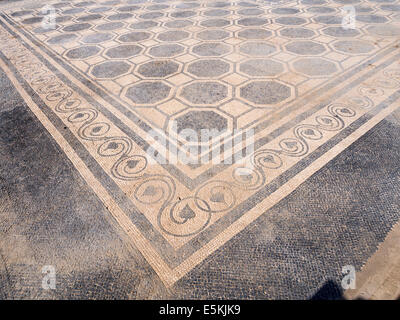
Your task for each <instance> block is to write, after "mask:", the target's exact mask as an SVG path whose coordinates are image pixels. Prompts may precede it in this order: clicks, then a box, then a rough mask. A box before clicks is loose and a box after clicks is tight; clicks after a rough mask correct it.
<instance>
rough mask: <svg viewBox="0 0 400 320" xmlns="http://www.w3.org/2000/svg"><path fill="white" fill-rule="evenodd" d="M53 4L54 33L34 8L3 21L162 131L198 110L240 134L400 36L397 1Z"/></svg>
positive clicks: (73, 1) (155, 0)
mask: <svg viewBox="0 0 400 320" xmlns="http://www.w3.org/2000/svg"><path fill="white" fill-rule="evenodd" d="M346 4H353V5H354V6H355V9H356V12H357V16H356V24H357V25H356V29H345V28H342V26H341V23H342V19H343V13H342V7H343V6H344V5H346ZM52 5H53V6H54V7H55V9H56V14H57V18H56V22H57V28H56V30H47V29H45V28H43V27H42V25H41V21H42V15H43V13H42V12H41V8H40V7H38V8H33V9H32V8H31V9H21V10H16V11H14V12H12V13H11V15H12V17H13V19H16V20H18V21H19V22H20V23H21V25H22V26H23V27H25V28H27V29H28V30H29V32H31V33H32V34H33V35H34V36H35V37H37V39H39V40H40V41H42V42H43V44H45V45H47V46H49V47H51V49H52V50H54V51H56V52H57V53H58V54H59V55H61V56H63V57H64V58H65V59H66V60H68V61H69V62H70V63H71V64H72V65H73V66H74V67H75V68H77V69H78V70H79V71H81V72H82V73H84V74H85V76H87V77H88V78H89V79H90V80H92V81H94V82H95V83H97V84H98V85H100V86H102V87H103V88H105V89H106V90H107V91H108V92H109V93H110V94H112V95H113V96H115V97H117V98H118V99H120V101H122V102H124V103H125V104H127V105H128V106H129V107H130V108H132V110H134V111H135V112H137V113H138V114H139V116H140V117H142V118H144V119H146V120H147V121H149V122H150V123H152V125H156V126H158V127H161V128H166V127H167V126H168V124H169V123H170V121H172V120H173V119H177V118H180V117H185V115H188V114H191V112H194V111H196V112H197V111H198V112H203V113H204V116H205V117H206V116H207V115H206V113H205V112H209V111H206V110H205V109H204V108H207V110H209V109H210V110H215V112H217V113H218V114H219V116H221V115H223V117H225V119H226V120H227V121H228V122H229V123H232V124H233V127H234V128H242V127H246V126H247V125H248V123H247V120H246V119H247V118H249V117H248V115H249V114H252V118H251V119H252V121H254V120H257V119H254V117H256V118H257V117H259V118H260V119H261V118H262V117H264V116H265V115H266V114H268V113H269V112H273V111H274V110H279V108H281V107H282V106H284V105H285V104H286V103H290V102H291V101H293V100H294V99H296V98H298V97H299V96H301V95H302V94H305V93H307V90H308V91H309V90H311V89H312V88H315V87H316V86H318V85H320V84H323V83H324V82H326V81H328V80H329V79H330V78H331V77H332V75H334V74H338V73H340V72H342V71H344V70H346V69H347V68H349V67H351V66H354V65H356V64H357V63H359V62H360V61H362V59H365V58H366V57H367V56H368V55H371V54H374V53H375V52H378V51H379V50H381V49H382V48H383V47H384V46H385V41H384V39H385V38H393V37H400V19H399V18H398V17H399V13H398V12H399V11H400V7H399V4H398V3H397V1H395V0H381V1H374V0H356V1H342V0H296V1H281V0H275V1H261V0H260V1H240V0H233V1H226V0H223V1H222V0H220V1H209V0H197V1H196V0H184V1H173V0H152V1H150V0H149V1H148V0H113V1H101V0H99V1H79V0H71V1H58V2H54V3H53V4H52ZM376 37H382V38H383V41H374V39H375V38H376ZM143 106H144V107H145V108H141V107H143ZM178 106H179V107H178ZM150 109H152V110H153V111H152V112H147V111H146V112H143V110H150ZM201 110H203V111H201ZM260 110H263V112H259V111H260ZM155 115H156V118H157V121H154V117H155ZM160 119H162V121H161V120H160ZM160 121H161V122H160Z"/></svg>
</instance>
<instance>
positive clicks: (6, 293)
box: [0, 72, 400, 299]
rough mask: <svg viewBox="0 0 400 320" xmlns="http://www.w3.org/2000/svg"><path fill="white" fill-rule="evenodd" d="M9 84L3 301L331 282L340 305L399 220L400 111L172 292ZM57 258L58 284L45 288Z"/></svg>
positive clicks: (242, 291) (256, 291)
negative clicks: (349, 275)
mask: <svg viewBox="0 0 400 320" xmlns="http://www.w3.org/2000/svg"><path fill="white" fill-rule="evenodd" d="M0 85H1V88H2V91H1V93H0V94H1V96H0V108H1V109H0V112H1V113H0V126H1V130H0V157H1V161H0V164H1V165H0V188H1V189H0V190H1V196H2V198H3V197H7V198H9V199H10V209H9V210H8V211H7V212H8V214H3V215H2V217H1V222H0V227H1V228H0V232H1V237H2V239H3V241H2V242H0V243H1V247H0V253H1V264H0V268H1V269H0V282H1V285H0V288H1V289H0V297H1V298H24V297H25V298H26V297H30V298H69V299H72V298H73V299H77V298H78V299H82V298H104V299H111V298H123V299H125V298H171V297H173V298H246V299H252V298H256V299H261V298H262V299H264V298H268V299H276V298H282V299H306V298H311V297H313V296H314V294H315V293H316V292H317V291H318V290H319V289H320V288H321V287H323V286H324V285H325V284H326V283H327V282H328V281H331V282H330V283H328V284H329V285H328V286H325V290H324V292H323V293H322V294H321V293H320V294H319V296H318V297H323V298H339V297H340V290H339V289H337V287H336V286H337V285H338V284H339V283H340V282H339V280H340V271H341V267H342V266H343V265H346V264H353V265H355V266H356V267H357V268H360V266H361V265H362V264H363V263H365V261H366V260H367V258H368V257H369V256H370V255H371V254H372V253H373V252H374V251H375V250H376V248H377V246H378V244H379V243H380V242H382V241H383V240H384V238H385V236H386V234H387V232H388V231H389V230H390V229H391V227H392V226H393V225H394V224H395V223H396V222H397V221H398V220H399V218H400V201H399V200H400V199H399V198H400V195H399V194H398V193H396V192H394V191H395V190H400V171H399V166H398V163H399V160H400V141H399V139H398V136H399V134H400V126H399V115H398V114H397V115H396V117H393V116H389V117H388V118H386V119H385V120H383V121H382V122H381V123H379V124H378V125H377V126H376V127H375V128H373V129H372V130H371V131H370V132H368V133H367V134H366V135H365V136H363V137H362V138H360V139H359V140H358V141H357V142H355V143H354V144H353V145H351V146H350V147H349V148H348V149H347V150H345V151H344V152H343V153H342V154H340V155H339V156H338V157H336V158H335V159H334V160H332V161H331V162H329V163H328V164H327V165H326V166H325V167H324V168H322V169H321V170H320V171H318V172H317V173H316V174H314V175H313V176H312V177H311V178H310V179H309V180H307V181H306V182H304V183H303V184H302V185H301V186H300V187H299V188H298V189H297V190H296V191H294V192H293V193H292V194H291V195H289V196H288V197H287V198H286V199H284V200H283V201H281V202H280V203H279V204H278V205H276V206H275V207H274V208H273V209H271V210H269V211H268V212H267V213H266V214H264V215H263V216H262V217H260V218H259V219H258V220H256V221H255V222H254V223H253V224H252V225H250V226H249V227H247V228H246V229H245V230H244V231H243V232H241V233H240V234H238V235H237V236H236V237H235V238H234V239H232V240H231V241H230V242H228V243H227V244H226V245H224V246H223V247H221V248H220V249H219V250H218V251H217V252H216V253H215V254H213V255H211V256H210V257H209V258H208V259H206V260H205V261H204V262H202V263H201V264H200V265H199V266H198V267H196V268H195V269H194V270H192V271H191V272H189V273H188V274H187V275H186V276H185V277H184V278H183V279H181V280H180V281H178V282H177V283H176V284H175V285H174V286H173V287H172V288H171V289H170V290H169V291H166V290H165V287H164V286H163V285H162V283H161V281H160V280H159V279H158V277H157V276H156V274H155V273H154V272H153V271H152V269H151V268H150V267H149V266H148V264H147V263H146V262H145V260H144V259H143V258H142V257H141V255H140V254H139V253H138V252H137V251H136V250H132V249H131V248H129V249H128V248H127V247H126V246H125V245H124V244H123V241H122V240H121V239H123V237H124V236H123V235H122V234H121V233H120V232H118V228H117V227H115V226H113V225H112V224H111V225H110V220H108V219H106V218H105V217H107V216H108V215H107V212H106V210H105V208H103V207H102V204H101V203H100V201H99V200H98V199H97V198H96V197H95V196H94V194H93V193H92V191H90V189H89V187H88V186H87V185H86V184H85V182H84V181H83V180H82V178H81V177H80V176H79V174H78V173H77V171H76V170H75V169H74V168H73V166H72V164H71V163H70V162H69V160H67V159H66V157H65V155H64V154H63V153H62V152H61V150H60V149H59V147H58V146H57V145H56V144H55V142H54V141H53V140H52V138H51V137H50V136H49V134H48V133H47V131H45V130H44V128H43V127H42V125H41V124H40V123H39V122H38V120H36V119H35V118H34V117H33V115H32V113H31V112H30V111H29V109H28V108H27V106H26V105H25V104H24V102H23V101H22V99H21V98H20V97H19V95H18V94H17V93H16V91H15V90H14V89H13V88H12V85H11V83H10V82H9V81H8V79H7V78H6V76H5V75H4V73H3V72H1V74H0ZM17 221H18V223H17ZM116 231H117V232H116ZM10 245H11V246H12V247H13V248H14V250H9V246H10ZM10 252H13V253H16V252H17V254H19V255H21V256H23V257H24V260H25V261H26V265H15V264H14V265H13V264H12V263H10V262H9V261H10V260H12V257H11V256H10ZM49 261H51V263H52V264H55V265H56V267H57V269H59V274H58V280H57V281H58V289H57V290H56V291H51V292H47V291H46V292H45V291H43V290H42V289H40V285H38V284H40V281H41V276H42V274H41V273H40V269H41V266H42V265H44V264H48V263H49ZM54 261H55V262H54ZM64 270H65V271H64ZM335 285H336V286H335ZM38 288H39V289H38ZM326 288H327V289H326Z"/></svg>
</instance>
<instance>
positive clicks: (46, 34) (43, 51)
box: [0, 0, 400, 298]
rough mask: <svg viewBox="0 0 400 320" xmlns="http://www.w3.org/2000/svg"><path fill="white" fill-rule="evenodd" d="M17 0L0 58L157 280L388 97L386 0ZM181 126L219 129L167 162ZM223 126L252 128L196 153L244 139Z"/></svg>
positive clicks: (391, 30) (187, 262) (236, 228)
mask: <svg viewBox="0 0 400 320" xmlns="http://www.w3.org/2000/svg"><path fill="white" fill-rule="evenodd" d="M21 4H22V5H21V6H18V7H16V6H9V7H7V6H6V7H5V8H4V9H1V10H2V11H1V15H0V68H1V69H2V70H3V71H4V73H5V74H6V75H7V77H8V79H9V80H10V82H11V83H12V86H13V87H14V88H15V90H16V91H17V92H18V94H19V95H20V96H21V97H22V99H23V101H24V103H25V104H26V105H27V106H28V107H29V110H30V111H31V112H33V114H34V115H35V117H36V118H37V119H38V120H39V121H40V123H41V125H43V127H44V128H45V129H46V130H47V131H48V132H49V133H50V135H51V137H52V139H53V140H54V141H55V142H56V143H57V145H58V147H59V148H60V150H61V151H62V153H63V154H64V156H66V157H67V158H68V161H69V162H70V163H71V164H72V166H73V167H74V168H75V169H74V170H77V171H78V172H79V175H80V176H81V177H82V178H83V179H84V181H85V182H86V184H87V185H88V186H89V187H90V189H91V192H93V193H94V194H95V195H96V197H97V198H98V199H100V201H101V202H102V205H103V206H104V207H105V208H106V214H105V215H107V216H108V217H107V219H109V220H110V223H111V224H113V225H114V224H115V229H116V230H117V229H118V231H115V232H119V231H121V232H122V236H121V239H123V242H124V243H125V244H126V245H128V246H131V247H132V248H134V250H136V249H137V250H138V251H139V252H140V254H141V255H142V256H143V257H144V259H145V260H146V263H148V264H149V265H150V266H151V269H152V270H153V271H154V272H155V274H156V275H157V277H159V279H160V280H161V282H162V283H163V285H164V286H165V288H167V289H169V288H173V287H174V285H176V284H177V282H178V281H179V280H181V279H184V277H185V276H187V275H188V274H189V273H190V272H191V271H192V270H193V269H196V267H197V266H199V265H200V264H201V263H203V262H204V261H205V260H206V259H211V258H212V256H213V254H215V252H217V251H218V252H221V253H222V254H224V250H223V249H221V248H223V246H224V245H226V244H228V243H229V242H230V241H231V239H232V238H235V237H240V236H241V235H242V234H247V233H248V232H250V231H249V230H252V228H253V227H252V226H254V223H257V221H259V220H257V219H259V218H260V219H261V217H262V216H264V215H266V214H268V210H270V209H272V208H274V206H276V205H277V204H279V203H280V202H281V201H282V200H284V199H285V198H286V197H287V196H288V195H290V194H292V193H293V192H294V191H295V190H297V188H298V187H299V186H301V185H302V184H304V183H305V182H306V181H307V179H309V178H310V177H312V176H313V175H314V174H316V173H317V172H319V170H321V169H322V168H324V167H325V166H326V165H327V164H328V163H329V162H330V161H332V160H333V159H335V157H337V156H338V155H340V154H341V153H342V152H344V151H345V150H346V149H347V148H349V147H350V146H352V145H353V143H355V142H357V141H358V140H359V139H361V138H363V137H364V135H365V134H367V133H368V132H370V130H371V129H373V128H375V126H376V125H377V124H379V123H381V122H382V121H383V120H384V119H386V118H387V117H388V116H390V115H391V114H392V113H393V112H396V110H397V108H398V107H399V106H400V104H399V101H400V100H399V99H400V48H399V43H400V2H399V1H398V0H296V1H290V0H287V1H283V0H271V1H261V0H260V1H207V0H198V1H194V0H187V1H170V0H153V1H146V0H115V1H84V2H82V1H71V0H68V1H56V2H46V4H47V6H44V4H43V3H40V2H36V3H34V4H31V3H28V2H27V3H26V6H25V5H24V2H22V3H21ZM348 5H351V6H352V8H353V9H355V12H356V15H355V28H344V27H343V26H342V22H343V19H344V13H343V7H345V6H348ZM0 8H1V7H0ZM52 10H54V14H55V24H56V25H55V28H47V27H45V26H44V25H43V20H44V19H46V17H48V14H49V12H53V11H52ZM385 121H386V120H385ZM174 125H176V126H177V128H178V135H177V136H174V135H173V133H172V131H171V130H172V127H173V126H174ZM183 129H190V130H192V131H194V132H196V133H198V134H200V133H201V130H204V129H209V130H214V129H216V130H218V131H219V132H221V135H225V136H224V137H226V136H227V137H231V139H230V144H228V145H226V144H225V142H226V139H225V140H224V139H222V138H221V137H222V136H221V137H220V138H221V139H219V140H218V141H216V142H215V141H214V142H213V144H212V147H211V151H210V149H207V151H206V152H205V153H201V152H200V153H199V154H196V156H195V158H196V159H193V158H191V159H192V162H190V161H189V162H188V163H180V162H178V163H175V162H174V161H173V160H174V156H173V155H172V154H171V152H170V151H171V148H173V149H174V150H178V151H182V150H183V151H182V152H186V151H187V149H185V147H186V146H187V144H188V143H190V141H188V137H187V136H185V135H184V134H183V133H182V132H183ZM150 131H152V132H153V131H157V132H159V133H160V134H161V136H162V139H161V140H162V141H163V142H161V141H160V140H155V139H152V137H151V136H149V132H150ZM235 132H243V133H246V134H250V133H252V134H253V133H254V136H253V139H254V140H252V141H253V143H252V150H253V151H252V153H251V154H246V158H245V159H244V160H245V161H244V162H241V163H235V162H233V163H232V164H229V163H221V164H214V163H211V162H205V163H203V162H199V161H196V160H198V159H203V158H204V157H206V158H209V157H210V156H211V152H213V155H214V152H215V153H216V154H217V155H218V156H222V157H224V156H225V154H226V153H225V152H227V151H229V152H231V153H239V152H243V151H244V149H242V144H241V142H242V141H239V140H238V139H235V137H234V135H235ZM228 140H229V139H228ZM149 146H152V147H153V148H154V149H155V150H157V153H156V154H155V156H157V155H158V156H159V155H162V159H163V160H165V161H164V162H161V161H158V162H157V161H155V160H154V158H153V159H150V158H151V156H149V153H148V152H147V151H148V148H149ZM157 159H158V160H159V159H160V158H157ZM243 163H246V164H247V165H246V164H243ZM344 174H345V175H346V174H348V175H352V174H353V172H352V171H351V169H350V172H347V173H344ZM354 179H356V178H354ZM328 184H329V183H328ZM353 200H354V201H355V202H359V200H358V199H357V198H355V199H353ZM313 201H316V202H318V198H315V199H314V200H313ZM321 206H322V207H324V206H326V204H321ZM325 209H326V210H328V211H329V205H328V207H326V208H325ZM349 210H351V209H349ZM396 214H397V215H396ZM396 214H395V215H394V217H395V218H393V220H390V221H391V222H390V223H389V224H388V229H387V230H386V229H385V230H386V231H382V233H381V234H380V235H379V236H381V237H382V239H380V240H376V243H373V244H372V245H371V247H376V246H377V245H378V244H379V243H380V242H382V241H383V240H384V239H385V236H386V233H387V232H388V231H389V230H390V229H391V227H392V226H394V224H395V223H396V221H397V220H398V219H399V215H398V214H399V212H397V213H396ZM305 219H306V218H305ZM396 219H397V220H396ZM284 229H285V228H283V227H282V230H281V231H279V230H278V231H276V232H277V233H280V232H283V230H284ZM378 238H379V237H378ZM246 241H247V240H246ZM246 241H245V242H244V243H247V242H246ZM239 242H240V241H239ZM360 245H361V244H360ZM220 250H222V251H220ZM360 250H361V249H360ZM226 252H227V254H228V253H229V250H228V251H226ZM372 253H373V251H372V252H369V253H368V254H367V253H366V255H365V256H363V258H360V259H361V260H360V264H361V265H362V264H363V263H364V262H365V261H366V260H367V258H368V257H369V256H370V255H371V254H372ZM362 261H364V262H362ZM238 272H239V271H238ZM210 281H211V280H210ZM200 282H201V281H200ZM171 290H172V289H171ZM208 297H210V296H208ZM244 297H246V296H244ZM211 298H212V296H211Z"/></svg>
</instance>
